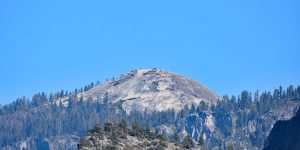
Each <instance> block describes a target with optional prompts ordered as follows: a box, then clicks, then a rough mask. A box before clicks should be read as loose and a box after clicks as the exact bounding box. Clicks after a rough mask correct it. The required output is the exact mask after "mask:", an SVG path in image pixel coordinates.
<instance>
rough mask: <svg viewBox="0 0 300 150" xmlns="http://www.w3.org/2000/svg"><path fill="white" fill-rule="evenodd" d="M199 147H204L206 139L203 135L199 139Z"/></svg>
mask: <svg viewBox="0 0 300 150" xmlns="http://www.w3.org/2000/svg"><path fill="white" fill-rule="evenodd" d="M198 145H200V146H203V145H204V137H203V135H201V136H200V137H199V139H198Z"/></svg>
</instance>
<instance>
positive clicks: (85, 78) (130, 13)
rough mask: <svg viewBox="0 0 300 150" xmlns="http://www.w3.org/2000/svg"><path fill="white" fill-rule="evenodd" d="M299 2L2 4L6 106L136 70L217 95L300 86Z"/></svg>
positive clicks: (0, 70)
mask: <svg viewBox="0 0 300 150" xmlns="http://www.w3.org/2000/svg"><path fill="white" fill-rule="evenodd" d="M299 56H300V1H299V0H224V1H223V0H218V1H217V0H189V1H177V0H170V1H169V0H158V1H156V0H151V1H142V0H136V1H132V0H126V1H125V0H120V1H116V0H111V1H109V2H108V1H105V2H104V1H100V0H95V1H93V0H86V1H82V0H78V1H76V0H69V1H68V0H51V1H41V0H28V1H24V0H15V1H13V0H1V1H0V104H6V103H8V102H11V101H12V100H15V99H16V98H17V97H21V96H27V97H31V95H32V94H34V93H37V92H40V91H45V92H47V93H49V92H50V91H54V92H55V91H59V90H61V89H64V90H73V89H74V88H79V87H81V86H84V85H86V84H89V83H90V82H91V81H97V80H99V81H100V82H104V81H105V79H106V78H112V77H118V76H119V75H120V74H122V73H126V72H128V71H130V70H133V69H138V68H153V67H160V68H163V69H166V70H170V71H172V72H176V73H179V74H183V75H186V76H188V77H190V78H192V79H194V80H196V81H199V82H200V83H202V84H204V85H206V86H207V87H209V88H211V89H212V90H214V91H215V92H217V93H218V94H220V95H223V94H226V93H228V94H230V95H231V94H237V93H239V92H241V91H242V90H244V89H248V90H252V91H254V90H255V89H258V90H273V89H274V88H275V87H278V86H279V85H282V86H284V87H286V86H287V85H289V84H294V85H299V84H300V59H299Z"/></svg>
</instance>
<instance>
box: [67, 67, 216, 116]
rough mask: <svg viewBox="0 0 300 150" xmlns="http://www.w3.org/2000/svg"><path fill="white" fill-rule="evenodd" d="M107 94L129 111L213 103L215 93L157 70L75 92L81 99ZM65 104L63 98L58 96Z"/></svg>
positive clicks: (110, 98)
mask: <svg viewBox="0 0 300 150" xmlns="http://www.w3.org/2000/svg"><path fill="white" fill-rule="evenodd" d="M105 95H109V100H110V102H112V103H117V102H120V101H122V102H123V104H122V107H123V109H124V110H126V112H130V111H132V110H137V111H144V110H145V109H147V110H149V111H153V110H155V111H164V110H168V109H174V110H175V111H178V110H181V109H182V108H183V107H184V106H186V105H188V106H191V105H192V104H195V105H199V103H200V102H201V101H204V102H206V103H209V104H215V103H216V102H217V101H218V99H219V98H220V97H219V96H218V95H217V94H215V93H214V92H212V91H211V90H209V89H208V88H206V87H205V86H203V85H201V84H199V83H198V82H196V81H193V80H191V79H189V78H186V77H184V76H181V75H178V74H175V73H171V72H168V71H165V70H161V69H141V70H134V71H131V72H129V73H127V74H125V75H122V76H121V77H119V78H117V79H115V80H111V81H109V82H107V83H104V84H101V85H99V86H96V87H94V88H92V89H90V90H88V91H86V92H82V93H79V94H78V95H77V98H78V99H79V98H80V97H83V99H84V100H88V99H93V100H98V99H104V97H105ZM61 100H62V101H63V103H65V104H67V98H65V99H61Z"/></svg>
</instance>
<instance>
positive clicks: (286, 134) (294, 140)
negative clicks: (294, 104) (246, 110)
mask: <svg viewBox="0 0 300 150" xmlns="http://www.w3.org/2000/svg"><path fill="white" fill-rule="evenodd" d="M299 149H300V109H299V110H298V112H297V114H296V116H295V117H293V118H292V119H290V120H286V121H281V120H280V121H277V122H276V123H275V125H274V127H273V129H272V130H271V132H270V135H269V137H268V139H267V141H266V143H265V147H264V149H263V150H299Z"/></svg>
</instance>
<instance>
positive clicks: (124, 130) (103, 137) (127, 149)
mask: <svg viewBox="0 0 300 150" xmlns="http://www.w3.org/2000/svg"><path fill="white" fill-rule="evenodd" d="M78 148H79V149H80V150H96V149H97V150H109V149H115V150H121V149H122V150H142V149H143V150H162V149H165V150H183V149H185V148H184V146H183V145H181V144H178V143H176V141H173V142H171V141H169V140H167V139H166V138H165V137H164V136H163V135H160V134H157V133H155V132H153V131H151V130H150V129H149V128H148V129H143V128H140V127H139V125H138V123H136V122H135V123H133V125H132V128H128V127H127V123H126V121H124V120H123V121H121V122H120V123H119V124H116V123H114V122H107V123H105V124H104V128H103V127H101V126H99V125H96V127H95V128H93V129H90V130H89V133H88V135H87V136H85V137H83V138H82V139H81V140H80V143H79V145H78Z"/></svg>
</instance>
